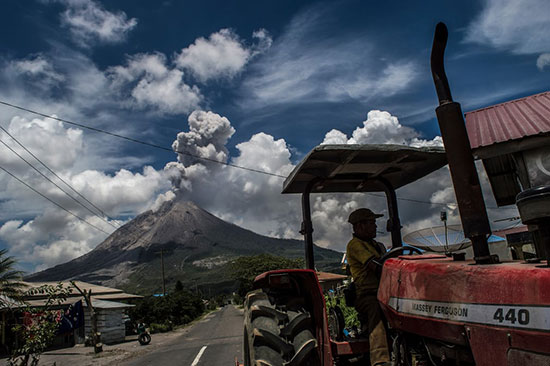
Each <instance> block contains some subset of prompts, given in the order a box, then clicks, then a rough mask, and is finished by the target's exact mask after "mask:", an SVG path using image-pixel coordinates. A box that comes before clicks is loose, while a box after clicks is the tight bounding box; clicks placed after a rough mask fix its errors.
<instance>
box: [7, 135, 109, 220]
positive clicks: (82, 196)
mask: <svg viewBox="0 0 550 366" xmlns="http://www.w3.org/2000/svg"><path fill="white" fill-rule="evenodd" d="M0 129H1V130H2V131H4V133H5V134H6V135H8V136H9V137H10V138H11V139H12V140H14V141H15V142H16V143H17V144H18V145H19V146H21V147H22V148H23V149H24V150H25V151H26V152H27V153H29V155H31V156H32V157H33V158H35V159H36V160H37V161H38V162H39V163H40V164H42V166H43V167H44V168H46V169H47V170H48V171H49V172H50V173H52V174H53V175H54V176H55V177H57V179H59V180H60V181H62V182H63V183H65V185H66V186H67V187H69V188H70V189H72V190H73V192H75V193H76V194H77V195H79V196H80V197H81V198H82V199H84V200H85V201H86V202H88V204H90V205H91V206H92V207H93V208H95V209H96V210H97V211H99V212H100V213H101V214H102V215H103V216H105V217H107V218H108V219H111V220H114V219H113V218H112V217H110V216H109V215H107V214H106V213H105V212H104V211H103V210H102V209H100V208H99V207H97V206H96V205H94V204H93V203H92V202H91V201H90V200H88V199H87V198H86V197H84V195H83V194H81V193H80V192H78V191H77V190H76V189H75V188H74V187H73V186H72V185H70V184H69V183H68V182H67V181H65V180H64V179H63V178H61V177H60V176H59V175H58V174H57V173H56V172H54V171H53V170H52V169H50V167H48V166H47V165H46V163H44V162H43V161H42V160H40V159H39V158H38V157H37V156H36V155H34V154H33V153H32V152H31V151H30V150H29V149H27V148H26V147H25V145H23V144H22V143H21V142H19V140H17V139H16V138H15V137H14V136H13V135H11V134H10V133H9V132H8V131H7V130H6V129H5V128H4V127H2V126H1V125H0ZM10 150H11V149H10ZM12 151H13V150H12ZM33 168H34V167H33ZM54 184H55V183H54ZM60 189H61V188H60ZM63 192H64V191H63ZM65 194H67V193H65ZM67 195H68V194H67Z"/></svg>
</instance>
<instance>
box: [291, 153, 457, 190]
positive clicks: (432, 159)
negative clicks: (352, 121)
mask: <svg viewBox="0 0 550 366" xmlns="http://www.w3.org/2000/svg"><path fill="white" fill-rule="evenodd" d="M446 164H447V158H446V155H445V150H444V149H443V148H442V147H422V148H415V147H409V146H404V145H388V144H385V145H320V146H317V147H316V148H314V149H313V150H312V151H310V153H309V154H308V155H307V156H306V157H305V158H304V159H303V160H302V162H301V163H300V164H298V166H296V168H294V170H293V171H292V172H291V173H290V175H289V176H288V178H287V179H286V180H285V182H284V184H283V193H303V192H305V191H306V187H307V185H308V183H310V182H311V181H313V180H316V181H317V183H316V184H315V186H314V187H313V189H312V190H311V192H312V193H329V192H379V191H383V190H384V189H383V187H382V186H381V185H380V183H379V181H378V180H379V179H380V178H382V179H385V180H387V181H388V182H389V183H390V184H391V186H392V187H393V189H397V188H399V187H402V186H404V185H406V184H409V183H411V182H414V181H415V180H417V179H420V178H422V177H424V176H426V175H428V174H429V173H431V172H433V171H435V170H437V169H439V168H441V167H443V166H444V165H446Z"/></svg>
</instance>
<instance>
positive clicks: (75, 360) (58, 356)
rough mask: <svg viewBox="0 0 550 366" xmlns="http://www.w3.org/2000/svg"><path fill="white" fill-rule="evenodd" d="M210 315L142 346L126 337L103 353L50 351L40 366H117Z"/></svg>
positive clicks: (155, 336)
mask: <svg viewBox="0 0 550 366" xmlns="http://www.w3.org/2000/svg"><path fill="white" fill-rule="evenodd" d="M208 315H209V314H205V315H203V316H202V317H201V318H200V319H198V320H195V321H193V322H192V323H191V324H188V325H187V326H185V327H183V328H178V329H176V330H173V331H171V332H167V333H157V334H152V335H151V343H149V344H148V345H146V346H142V345H140V344H139V342H138V341H137V335H134V336H128V337H126V341H125V342H123V343H119V344H114V345H105V344H104V345H103V352H101V353H99V354H97V355H96V354H94V349H93V347H84V345H82V344H77V345H75V346H74V347H72V348H62V349H58V350H52V351H48V352H45V353H43V354H42V356H41V357H40V362H39V363H38V364H39V366H54V365H55V366H75V365H78V366H91V365H94V366H95V365H99V366H108V365H115V364H117V363H118V362H120V361H121V360H127V359H130V358H134V357H139V356H140V355H143V354H145V353H148V352H151V351H153V350H155V349H156V348H158V347H161V346H163V345H165V344H167V343H170V342H171V341H173V340H174V339H176V338H178V337H180V336H182V335H184V334H186V333H188V332H189V331H191V329H192V328H193V326H194V325H195V324H197V323H198V322H200V321H201V320H203V319H205V318H207V317H208ZM6 361H7V359H2V360H0V363H3V364H5V362H6Z"/></svg>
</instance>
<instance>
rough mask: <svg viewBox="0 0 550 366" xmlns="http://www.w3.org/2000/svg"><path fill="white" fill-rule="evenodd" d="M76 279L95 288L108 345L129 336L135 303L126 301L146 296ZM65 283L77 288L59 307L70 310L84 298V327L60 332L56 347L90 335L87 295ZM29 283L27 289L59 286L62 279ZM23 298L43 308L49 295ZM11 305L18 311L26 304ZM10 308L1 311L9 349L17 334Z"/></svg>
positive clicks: (94, 297) (94, 302)
mask: <svg viewBox="0 0 550 366" xmlns="http://www.w3.org/2000/svg"><path fill="white" fill-rule="evenodd" d="M74 282H75V284H76V285H77V286H78V287H79V288H80V289H81V290H86V291H88V290H92V296H91V300H92V306H93V307H94V309H95V311H96V312H97V314H98V317H97V319H98V331H99V332H101V341H102V342H103V343H105V344H113V343H119V342H122V341H124V339H125V335H126V330H125V320H126V319H127V316H126V310H127V309H129V308H131V307H133V306H134V305H132V304H128V303H125V302H128V301H132V300H136V299H140V298H142V296H139V295H133V294H128V293H125V292H124V291H122V290H120V289H116V288H110V287H105V286H99V285H93V284H90V283H86V282H82V281H74ZM61 283H62V284H63V287H64V288H72V289H73V291H72V294H71V295H70V296H68V297H67V299H66V300H65V301H64V302H63V303H62V304H61V305H60V306H57V308H59V309H63V310H66V309H67V308H69V306H70V305H72V304H75V303H76V302H78V301H79V300H81V301H82V304H83V306H84V319H85V320H84V326H83V327H80V328H78V329H76V330H75V331H71V332H69V333H66V334H64V335H60V336H58V337H57V338H56V339H55V341H54V346H55V347H70V346H73V345H74V344H75V343H84V340H85V336H87V335H89V334H90V331H91V323H90V311H89V309H87V306H86V302H85V301H84V298H83V297H82V296H81V295H80V293H79V292H78V291H77V290H76V289H75V288H74V287H72V286H71V283H70V282H68V281H63V282H61ZM25 284H26V285H27V286H28V287H27V288H28V289H30V288H37V287H40V286H43V285H52V286H55V285H57V284H58V282H25ZM22 300H23V301H24V302H25V303H27V304H29V305H30V306H31V307H37V308H39V307H43V306H44V305H45V304H46V301H47V295H44V294H34V295H29V296H25V297H23V299H22ZM9 308H11V309H12V310H15V311H17V309H19V308H23V305H22V304H21V303H17V302H15V301H12V302H11V303H10V304H9ZM7 311H8V309H7V308H4V309H0V313H2V324H1V335H2V338H1V341H2V348H3V349H6V348H7V346H8V344H7V343H9V342H13V335H11V329H10V328H11V327H12V326H13V324H10V322H9V321H7V317H6V313H7ZM10 335H11V337H10Z"/></svg>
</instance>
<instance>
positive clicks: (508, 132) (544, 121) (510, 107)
mask: <svg viewBox="0 0 550 366" xmlns="http://www.w3.org/2000/svg"><path fill="white" fill-rule="evenodd" d="M465 117H466V129H467V130H468V137H469V138H470V145H471V147H472V149H476V148H479V147H484V146H489V145H493V144H496V143H499V142H505V141H512V140H518V139H521V138H524V137H527V136H535V135H539V134H544V133H549V132H550V91H546V92H543V93H540V94H535V95H531V96H528V97H525V98H520V99H516V100H511V101H508V102H505V103H501V104H496V105H493V106H490V107H486V108H482V109H478V110H475V111H472V112H467V113H465Z"/></svg>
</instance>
